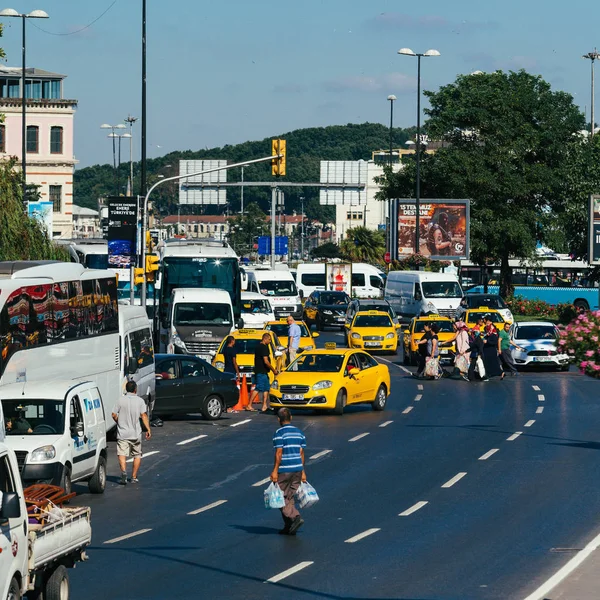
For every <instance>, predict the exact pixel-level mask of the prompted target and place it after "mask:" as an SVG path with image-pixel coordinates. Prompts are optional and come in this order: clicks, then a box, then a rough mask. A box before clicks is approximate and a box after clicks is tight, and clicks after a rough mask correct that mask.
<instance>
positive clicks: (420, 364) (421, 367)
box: [417, 352, 427, 375]
mask: <svg viewBox="0 0 600 600" xmlns="http://www.w3.org/2000/svg"><path fill="white" fill-rule="evenodd" d="M426 360H427V356H425V354H421V352H417V375H423V371H425V363H426Z"/></svg>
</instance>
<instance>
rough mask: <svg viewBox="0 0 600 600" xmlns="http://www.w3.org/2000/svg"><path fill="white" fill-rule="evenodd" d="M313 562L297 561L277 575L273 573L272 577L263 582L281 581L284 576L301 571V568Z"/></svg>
mask: <svg viewBox="0 0 600 600" xmlns="http://www.w3.org/2000/svg"><path fill="white" fill-rule="evenodd" d="M313 562H314V561H312V560H305V561H304V562H301V563H298V564H297V565H296V566H295V567H291V568H289V569H287V570H285V571H282V572H281V573H279V575H273V577H271V578H270V579H267V580H266V581H265V583H277V582H278V581H281V580H282V579H285V578H286V577H289V576H290V575H293V574H294V573H297V572H298V571H302V569H306V567H310V565H312V564H313Z"/></svg>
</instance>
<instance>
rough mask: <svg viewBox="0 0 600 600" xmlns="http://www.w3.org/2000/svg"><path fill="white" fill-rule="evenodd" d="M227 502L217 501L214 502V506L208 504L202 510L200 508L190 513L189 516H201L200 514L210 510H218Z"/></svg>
mask: <svg viewBox="0 0 600 600" xmlns="http://www.w3.org/2000/svg"><path fill="white" fill-rule="evenodd" d="M225 502H227V500H217V501H216V502H213V503H212V504H207V505H206V506H203V507H202V508H198V509H196V510H193V511H192V512H189V513H188V515H199V514H200V513H203V512H206V511H207V510H210V509H211V508H216V507H217V506H221V504H225Z"/></svg>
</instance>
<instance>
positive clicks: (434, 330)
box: [425, 323, 445, 379]
mask: <svg viewBox="0 0 600 600" xmlns="http://www.w3.org/2000/svg"><path fill="white" fill-rule="evenodd" d="M430 329H431V339H430V340H429V341H428V342H427V352H428V354H429V357H428V358H427V359H426V361H427V366H426V367H425V375H427V376H428V377H429V379H440V378H441V377H442V376H443V374H444V373H445V371H444V369H442V367H441V366H440V338H439V337H438V333H439V331H440V326H439V325H438V324H437V323H432V324H431V327H430Z"/></svg>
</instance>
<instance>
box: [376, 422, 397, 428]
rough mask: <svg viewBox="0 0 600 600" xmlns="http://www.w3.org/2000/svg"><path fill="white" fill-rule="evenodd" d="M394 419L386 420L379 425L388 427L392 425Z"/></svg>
mask: <svg viewBox="0 0 600 600" xmlns="http://www.w3.org/2000/svg"><path fill="white" fill-rule="evenodd" d="M393 422H394V421H385V422H384V423H382V424H381V425H380V426H379V427H387V426H388V425H391V424H392V423H393Z"/></svg>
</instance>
